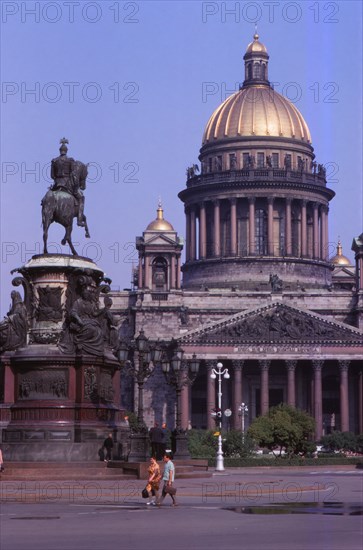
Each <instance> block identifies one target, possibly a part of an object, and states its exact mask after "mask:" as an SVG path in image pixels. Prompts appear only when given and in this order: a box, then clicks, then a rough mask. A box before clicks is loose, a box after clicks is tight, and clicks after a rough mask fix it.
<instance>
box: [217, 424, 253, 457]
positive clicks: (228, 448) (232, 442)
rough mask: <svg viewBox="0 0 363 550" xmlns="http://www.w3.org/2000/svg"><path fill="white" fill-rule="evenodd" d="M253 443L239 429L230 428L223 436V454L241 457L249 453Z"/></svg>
mask: <svg viewBox="0 0 363 550" xmlns="http://www.w3.org/2000/svg"><path fill="white" fill-rule="evenodd" d="M253 447H254V443H253V441H252V439H251V437H250V436H248V435H247V434H245V435H244V437H243V439H242V432H241V431H240V430H231V431H229V432H227V433H226V434H224V436H223V454H224V456H225V457H232V458H243V457H247V456H249V455H250V454H251V451H252V450H253Z"/></svg>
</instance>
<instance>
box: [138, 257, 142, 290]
mask: <svg viewBox="0 0 363 550" xmlns="http://www.w3.org/2000/svg"><path fill="white" fill-rule="evenodd" d="M142 258H143V256H142V255H141V254H140V255H139V270H138V274H137V275H138V276H137V286H138V288H139V289H140V288H142V287H143V284H142Z"/></svg>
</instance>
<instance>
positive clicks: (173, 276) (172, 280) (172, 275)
mask: <svg viewBox="0 0 363 550" xmlns="http://www.w3.org/2000/svg"><path fill="white" fill-rule="evenodd" d="M175 279H176V272H175V256H174V255H173V256H172V257H171V259H170V288H175V287H176V283H175Z"/></svg>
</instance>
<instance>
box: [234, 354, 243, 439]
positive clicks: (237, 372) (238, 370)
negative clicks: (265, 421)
mask: <svg viewBox="0 0 363 550" xmlns="http://www.w3.org/2000/svg"><path fill="white" fill-rule="evenodd" d="M243 365H244V361H232V368H233V372H234V384H233V395H232V422H233V428H234V429H235V430H239V429H240V427H241V426H240V421H239V416H238V413H239V411H238V409H239V407H240V405H241V403H242V401H243V397H242V395H243V394H242V370H243Z"/></svg>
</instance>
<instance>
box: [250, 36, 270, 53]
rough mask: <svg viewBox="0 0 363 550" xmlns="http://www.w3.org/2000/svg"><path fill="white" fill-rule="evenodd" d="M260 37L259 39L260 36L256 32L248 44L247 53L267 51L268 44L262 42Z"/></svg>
mask: <svg viewBox="0 0 363 550" xmlns="http://www.w3.org/2000/svg"><path fill="white" fill-rule="evenodd" d="M258 39H259V36H258V34H257V33H255V34H254V36H253V42H250V44H248V46H247V50H246V54H248V53H253V52H258V53H260V52H262V53H267V48H266V46H265V45H264V44H262V42H260V41H259V40H258Z"/></svg>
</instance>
